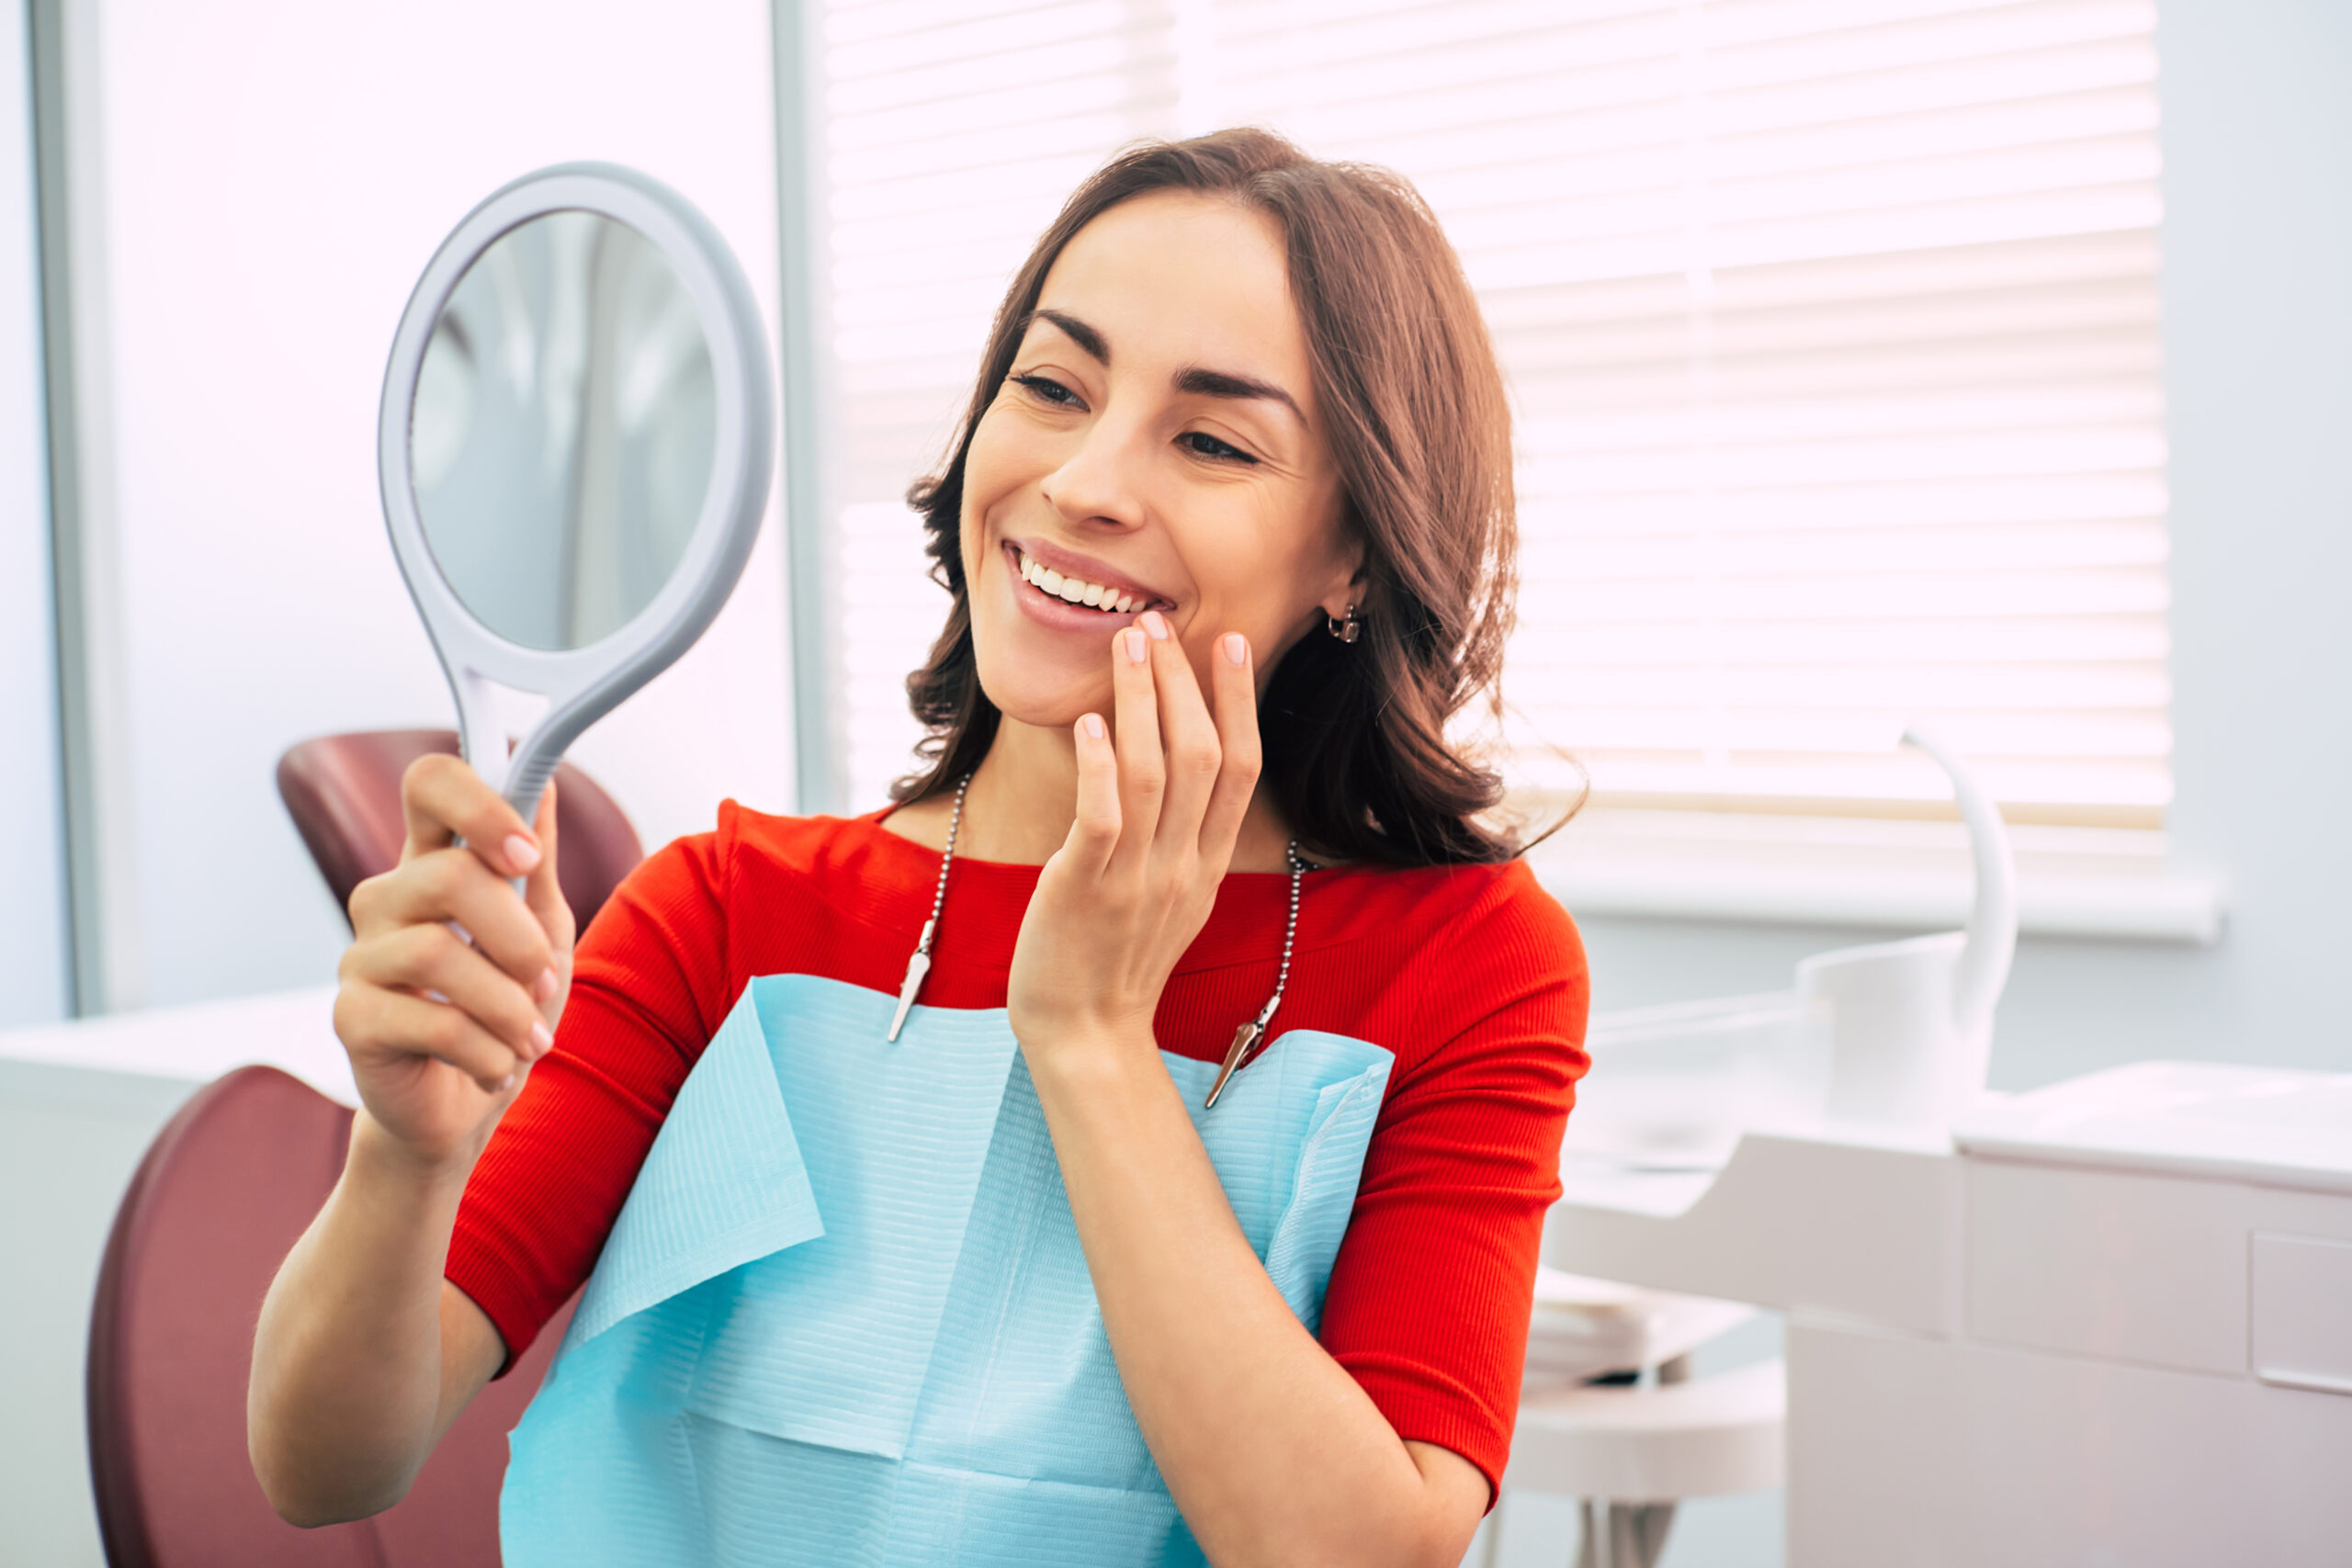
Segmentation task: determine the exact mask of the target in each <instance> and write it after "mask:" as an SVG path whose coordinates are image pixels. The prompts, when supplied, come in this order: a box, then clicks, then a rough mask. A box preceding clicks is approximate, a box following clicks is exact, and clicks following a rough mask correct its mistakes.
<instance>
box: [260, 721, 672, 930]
mask: <svg viewBox="0 0 2352 1568" xmlns="http://www.w3.org/2000/svg"><path fill="white" fill-rule="evenodd" d="M431 751H441V752H446V753H447V754H448V755H450V756H453V757H454V756H456V755H457V754H458V732H457V731H456V730H454V729H377V730H366V731H362V732H359V733H357V734H352V735H323V736H321V737H320V738H319V739H315V740H305V741H303V742H302V743H301V744H300V745H299V746H296V747H294V748H293V749H291V750H288V752H287V753H286V755H285V756H283V757H280V758H279V759H278V760H277V794H278V797H279V798H280V799H282V800H284V801H285V802H286V809H287V810H288V812H289V813H290V814H292V816H293V818H294V826H295V829H296V830H298V831H299V832H300V834H301V835H302V842H303V843H304V844H305V845H307V846H309V848H310V851H311V860H313V861H315V862H317V863H318V867H319V871H320V874H322V875H323V876H325V878H326V879H327V886H328V887H329V888H330V889H332V890H333V891H334V901H335V907H336V908H340V909H342V910H343V911H344V915H345V919H349V918H350V910H351V890H352V889H353V888H355V887H356V886H359V885H360V884H361V883H362V882H365V881H367V880H368V878H369V877H371V876H375V875H377V874H380V873H383V872H387V871H390V870H391V869H392V867H393V866H395V865H398V864H399V863H400V858H401V842H402V840H404V839H405V838H406V836H407V835H406V829H405V828H404V827H403V825H402V824H401V774H402V773H406V772H407V771H408V765H409V764H410V763H411V762H413V761H416V760H417V759H418V758H419V757H422V756H424V755H425V754H426V753H427V752H431ZM555 786H556V787H555V830H556V838H557V840H558V848H557V862H558V863H557V866H556V875H557V878H558V879H559V880H560V882H561V883H562V884H563V897H564V901H565V902H566V903H568V904H570V905H571V914H572V918H573V919H575V920H577V921H578V922H579V924H580V929H581V930H582V931H586V930H587V929H588V922H589V921H590V920H591V919H594V918H595V914H596V911H597V910H599V909H601V908H604V907H605V899H606V898H608V897H611V896H612V891H613V889H614V888H616V887H617V886H620V880H621V878H622V877H624V876H627V875H628V874H629V872H630V871H631V870H632V869H633V868H634V867H635V866H636V864H637V863H638V862H639V861H640V860H643V859H644V858H645V851H644V850H643V848H642V847H641V846H639V843H638V841H637V829H634V828H632V827H630V826H629V825H628V818H627V817H626V816H624V815H622V813H621V808H620V807H618V806H616V805H615V804H614V801H613V797H612V796H611V795H606V794H605V792H604V790H603V788H602V787H601V786H599V785H598V784H597V783H596V781H595V780H594V779H592V778H590V777H589V776H588V775H587V774H586V773H582V772H581V771H580V770H579V769H578V768H575V767H573V766H572V765H571V763H570V762H562V763H559V764H558V765H557V767H556V770H555Z"/></svg>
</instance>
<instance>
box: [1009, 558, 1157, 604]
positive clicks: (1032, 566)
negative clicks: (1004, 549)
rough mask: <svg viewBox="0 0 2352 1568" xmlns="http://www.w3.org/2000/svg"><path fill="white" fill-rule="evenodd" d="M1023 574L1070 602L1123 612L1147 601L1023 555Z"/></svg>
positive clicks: (1027, 579) (1045, 590)
mask: <svg viewBox="0 0 2352 1568" xmlns="http://www.w3.org/2000/svg"><path fill="white" fill-rule="evenodd" d="M1020 573H1021V581H1023V582H1027V583H1034V584H1035V586H1036V587H1037V589H1038V590H1039V591H1040V592H1046V593H1050V594H1052V595H1053V596H1054V597H1055V598H1057V599H1060V600H1063V601H1065V602H1066V603H1069V604H1084V605H1087V606H1088V607H1090V608H1092V609H1097V610H1103V611H1105V612H1108V613H1111V614H1114V615H1127V614H1129V613H1131V612H1133V611H1136V610H1138V609H1141V608H1142V607H1143V604H1144V601H1143V600H1142V599H1141V598H1138V597H1137V596H1136V595H1135V594H1133V593H1122V592H1118V591H1117V590H1116V589H1112V588H1105V587H1103V585H1102V584H1101V583H1099V582H1088V581H1085V580H1084V579H1083V578H1077V577H1064V576H1063V575H1062V574H1061V573H1060V572H1058V571H1056V570H1054V569H1053V568H1052V567H1049V566H1042V565H1040V564H1039V563H1038V562H1037V561H1036V560H1035V559H1034V558H1030V557H1028V556H1025V555H1024V556H1023V557H1022V558H1021V564H1020Z"/></svg>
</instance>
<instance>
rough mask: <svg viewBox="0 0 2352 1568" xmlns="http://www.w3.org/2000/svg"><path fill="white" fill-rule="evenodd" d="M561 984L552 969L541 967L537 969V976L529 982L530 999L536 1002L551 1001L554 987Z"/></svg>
mask: <svg viewBox="0 0 2352 1568" xmlns="http://www.w3.org/2000/svg"><path fill="white" fill-rule="evenodd" d="M562 984H563V982H562V981H560V980H559V979H557V978H556V977H555V971H554V970H552V969H542V970H540V971H539V977H538V978H537V979H536V980H534V981H532V982H531V999H532V1000H533V1001H538V1002H551V1001H553V1000H555V993H556V987H559V986H560V985H562Z"/></svg>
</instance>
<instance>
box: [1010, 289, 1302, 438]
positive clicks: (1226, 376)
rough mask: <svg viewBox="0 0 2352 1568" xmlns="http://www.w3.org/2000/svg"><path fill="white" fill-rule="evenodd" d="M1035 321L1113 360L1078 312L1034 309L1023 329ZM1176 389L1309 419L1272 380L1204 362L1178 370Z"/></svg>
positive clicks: (1099, 359)
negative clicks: (1255, 402)
mask: <svg viewBox="0 0 2352 1568" xmlns="http://www.w3.org/2000/svg"><path fill="white" fill-rule="evenodd" d="M1033 321H1050V322H1052V323H1053V324H1054V325H1055V326H1057V327H1058V328H1060V329H1061V332H1062V334H1063V335H1064V336H1065V337H1067V338H1069V340H1070V342H1072V343H1074V344H1078V346H1079V348H1080V351H1081V352H1083V353H1084V354H1085V355H1087V356H1088V357H1089V358H1091V359H1092V360H1093V361H1095V363H1097V364H1099V365H1103V366H1108V365H1109V364H1110V363H1111V344H1110V341H1109V340H1108V339H1106V338H1105V337H1103V334H1102V333H1100V332H1098V331H1096V330H1095V329H1094V328H1093V327H1091V326H1089V325H1088V324H1087V323H1086V322H1084V321H1080V320H1079V319H1078V318H1077V317H1076V316H1073V315H1070V314H1069V312H1067V311H1063V310H1032V311H1030V312H1029V320H1028V321H1023V322H1022V323H1021V330H1022V331H1023V333H1027V332H1028V330H1029V325H1030V322H1033ZM1176 389H1177V390H1178V391H1180V392H1185V393H1189V394H1191V395H1192V396H1194V397H1201V398H1233V399H1248V398H1255V399H1262V400H1265V401H1267V402H1274V403H1280V404H1282V405H1283V407H1284V408H1286V409H1288V410H1290V412H1292V414H1293V415H1295V417H1296V418H1297V420H1298V423H1301V424H1305V423H1306V410H1305V409H1302V408H1300V407H1299V406H1298V400H1297V399H1296V398H1294V397H1292V396H1291V395H1290V394H1289V393H1288V392H1286V391H1284V390H1283V389H1281V388H1280V387H1277V386H1275V385H1274V384H1273V383H1272V381H1261V380H1259V379H1258V378H1256V377H1254V376H1238V375H1235V374H1234V373H1233V372H1231V371H1229V370H1210V369H1207V368H1205V367H1202V366H1197V365H1194V366H1189V367H1186V368H1184V369H1182V370H1179V371H1178V372H1177V373H1176Z"/></svg>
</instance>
